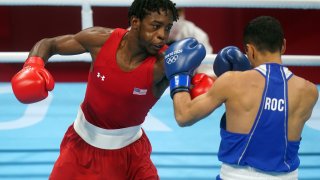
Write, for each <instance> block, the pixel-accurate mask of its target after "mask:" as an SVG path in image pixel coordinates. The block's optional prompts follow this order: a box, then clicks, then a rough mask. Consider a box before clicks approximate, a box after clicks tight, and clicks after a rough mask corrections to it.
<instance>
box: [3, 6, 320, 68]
mask: <svg viewBox="0 0 320 180" xmlns="http://www.w3.org/2000/svg"><path fill="white" fill-rule="evenodd" d="M132 1H133V0H117V1H115V0H55V1H48V0H37V1H34V0H10V1H8V0H0V6H81V21H82V29H85V28H88V27H92V26H93V13H92V6H108V7H129V5H130V4H131V3H132ZM174 2H175V3H176V4H177V6H179V7H224V8H282V9H320V0H228V1H225V0H214V1H213V0H197V1H195V0H174ZM27 56H28V52H0V63H1V62H23V61H25V59H26V58H27ZM215 56H216V54H208V55H207V56H206V58H205V60H204V62H203V63H206V64H207V63H213V61H214V58H215ZM50 61H60V62H65V61H68V62H70V61H88V62H89V61H91V57H90V55H89V54H87V53H85V54H80V55H74V56H60V55H55V56H53V57H51V59H50ZM283 63H284V64H285V65H291V66H320V56H308V55H284V56H283Z"/></svg>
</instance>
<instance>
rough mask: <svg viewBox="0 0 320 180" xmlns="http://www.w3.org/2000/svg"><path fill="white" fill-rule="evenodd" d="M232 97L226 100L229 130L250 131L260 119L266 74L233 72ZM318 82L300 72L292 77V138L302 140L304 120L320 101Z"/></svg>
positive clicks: (290, 88)
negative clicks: (311, 80) (302, 75)
mask: <svg viewBox="0 0 320 180" xmlns="http://www.w3.org/2000/svg"><path fill="white" fill-rule="evenodd" d="M229 76H232V77H231V78H229V79H231V82H230V84H231V85H230V86H231V87H230V92H229V94H230V97H231V98H229V99H228V100H227V101H226V109H227V110H228V111H227V114H226V115H227V118H226V119H227V130H228V131H231V132H236V133H244V134H247V133H249V132H250V130H251V127H252V125H253V123H254V121H255V119H256V116H257V113H258V110H259V107H260V103H261V100H262V95H263V91H264V88H265V78H264V77H263V76H262V75H261V74H260V73H259V72H258V71H255V70H250V71H245V72H230V73H229ZM317 93H318V90H317V88H316V86H315V85H314V84H313V83H311V82H309V81H307V80H305V79H303V78H301V77H298V76H296V75H293V76H292V77H291V78H290V79H289V80H288V139H289V140H299V139H300V136H301V132H302V129H303V126H304V123H305V122H306V120H307V119H308V118H309V116H310V115H311V111H312V107H313V106H314V104H315V103H316V101H317V96H318V95H317Z"/></svg>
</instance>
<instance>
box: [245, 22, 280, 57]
mask: <svg viewBox="0 0 320 180" xmlns="http://www.w3.org/2000/svg"><path fill="white" fill-rule="evenodd" d="M283 39H284V33H283V29H282V27H281V24H280V22H279V21H278V20H277V19H275V18H274V17H271V16H259V17H257V18H255V19H253V20H252V21H250V22H249V24H248V25H247V26H246V27H245V30H244V32H243V43H244V45H246V44H248V43H252V44H254V45H255V46H256V47H257V49H258V50H259V51H262V52H263V51H269V52H273V53H274V52H276V51H281V49H282V45H283Z"/></svg>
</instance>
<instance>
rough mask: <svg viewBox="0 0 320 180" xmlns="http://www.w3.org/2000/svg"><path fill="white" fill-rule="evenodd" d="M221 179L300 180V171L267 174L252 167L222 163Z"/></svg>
mask: <svg viewBox="0 0 320 180" xmlns="http://www.w3.org/2000/svg"><path fill="white" fill-rule="evenodd" d="M220 178H221V179H223V180H266V179H268V180H298V169H296V170H294V171H292V172H265V171H261V170H258V169H256V168H253V167H250V166H238V165H231V164H226V163H222V165H221V169H220Z"/></svg>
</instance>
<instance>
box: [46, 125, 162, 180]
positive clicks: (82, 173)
mask: <svg viewBox="0 0 320 180" xmlns="http://www.w3.org/2000/svg"><path fill="white" fill-rule="evenodd" d="M151 151H152V147H151V144H150V142H149V139H148V137H147V136H146V134H145V132H143V135H142V136H141V138H140V139H138V140H137V141H135V142H133V143H132V144H130V145H128V146H126V147H123V148H121V149H116V150H105V149H99V148H96V147H93V146H91V145H89V144H87V143H86V142H85V141H84V140H82V139H81V137H80V136H79V135H78V134H77V133H76V132H75V130H74V128H73V126H70V127H69V129H68V131H67V132H66V134H65V136H64V138H63V141H62V143H61V146H60V155H59V157H58V160H57V161H56V162H55V164H54V167H53V170H52V172H51V175H50V178H49V179H50V180H55V179H56V180H61V179H77V180H78V179H84V180H88V179H90V180H93V179H107V180H158V179H159V176H158V173H157V169H156V168H155V166H154V164H153V163H152V161H151V158H150V155H151Z"/></svg>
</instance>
